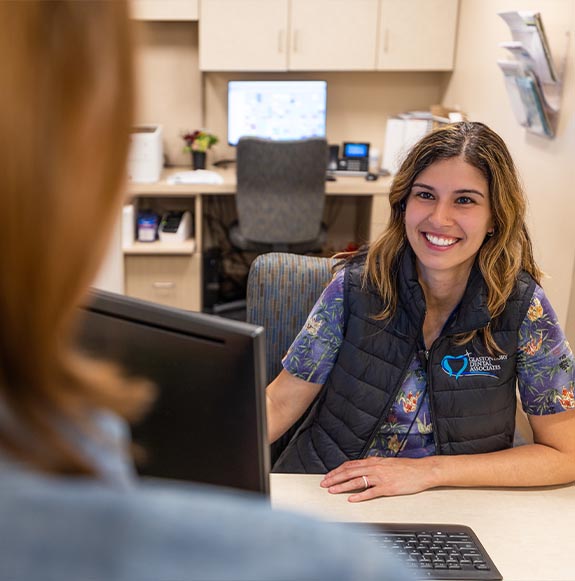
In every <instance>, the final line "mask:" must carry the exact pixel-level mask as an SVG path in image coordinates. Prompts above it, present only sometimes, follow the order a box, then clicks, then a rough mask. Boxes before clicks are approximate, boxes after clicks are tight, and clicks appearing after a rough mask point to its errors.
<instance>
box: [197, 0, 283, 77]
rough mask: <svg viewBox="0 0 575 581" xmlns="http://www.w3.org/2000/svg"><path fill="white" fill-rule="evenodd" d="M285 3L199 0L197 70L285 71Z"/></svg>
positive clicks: (269, 0)
mask: <svg viewBox="0 0 575 581" xmlns="http://www.w3.org/2000/svg"><path fill="white" fill-rule="evenodd" d="M287 25H288V0H201V2H200V26H199V28H200V48H199V57H200V70H204V71H285V70H287V43H288V29H287Z"/></svg>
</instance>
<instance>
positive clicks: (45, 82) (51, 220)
mask: <svg viewBox="0 0 575 581" xmlns="http://www.w3.org/2000/svg"><path fill="white" fill-rule="evenodd" d="M0 29H1V31H0V78H1V79H2V80H1V84H2V86H1V90H0V167H1V168H2V170H1V171H0V213H1V215H2V222H3V224H2V227H1V228H0V255H1V257H2V258H1V260H0V405H2V407H5V408H6V411H7V413H8V415H9V417H10V418H11V419H12V420H13V421H14V422H13V425H12V424H7V423H2V425H0V447H2V448H3V450H4V451H5V452H7V453H8V454H11V455H12V456H14V457H16V458H18V459H19V460H22V461H24V462H27V463H29V464H32V465H33V466H36V467H37V468H40V469H43V470H47V471H51V472H62V473H90V472H91V471H92V469H91V467H90V466H89V465H87V464H86V462H85V461H84V460H82V457H81V456H80V455H79V454H78V453H77V452H76V451H75V450H74V449H73V447H72V446H71V445H70V444H69V443H68V442H66V441H65V439H63V438H62V436H61V435H60V433H61V430H58V429H57V428H56V427H55V425H57V424H59V423H64V424H66V423H71V424H72V425H76V426H78V427H81V428H82V429H87V430H89V429H90V410H91V409H92V410H93V409H94V408H95V407H103V408H107V409H111V410H113V411H117V412H119V413H122V414H124V415H125V414H128V413H129V412H130V410H131V409H133V408H134V405H136V403H137V400H138V399H139V395H138V393H140V391H139V388H138V387H139V386H138V384H136V383H134V384H129V383H127V382H124V381H123V380H122V379H121V378H120V376H119V375H118V374H116V373H114V372H113V371H112V370H111V369H109V368H107V367H106V366H104V365H97V364H94V363H90V362H88V361H87V360H84V359H83V358H81V357H80V356H78V355H76V354H75V353H74V352H73V349H72V348H71V344H72V339H71V337H72V335H73V330H74V320H75V315H76V307H77V305H78V303H79V302H80V301H81V300H82V298H83V297H84V295H85V293H86V290H87V287H88V285H89V284H90V282H91V281H92V280H93V278H94V276H95V274H96V273H97V271H98V268H99V265H100V262H101V259H102V258H103V255H104V253H105V251H106V248H107V246H108V238H109V235H110V232H111V229H112V225H113V223H114V219H115V217H116V216H117V215H118V214H119V211H120V207H121V198H122V188H123V182H124V171H125V162H126V156H127V150H128V146H129V133H130V127H131V125H132V98H133V95H132V93H133V89H132V88H133V80H132V48H131V39H130V34H129V21H128V17H127V6H126V2H125V1H124V0H114V1H110V2H108V1H92V0H82V1H78V0H54V1H45V0H38V1H35V0H31V1H26V2H0ZM16 427H17V428H16Z"/></svg>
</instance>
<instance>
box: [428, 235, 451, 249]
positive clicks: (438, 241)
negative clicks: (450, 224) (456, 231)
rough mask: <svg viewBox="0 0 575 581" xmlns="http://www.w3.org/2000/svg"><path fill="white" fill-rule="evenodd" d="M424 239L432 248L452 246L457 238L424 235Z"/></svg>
mask: <svg viewBox="0 0 575 581" xmlns="http://www.w3.org/2000/svg"><path fill="white" fill-rule="evenodd" d="M425 237H426V238H427V240H428V241H429V242H431V244H433V245H434V246H452V245H453V244H455V243H456V242H457V238H443V237H440V236H433V234H425Z"/></svg>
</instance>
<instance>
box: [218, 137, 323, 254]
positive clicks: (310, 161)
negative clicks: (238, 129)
mask: <svg viewBox="0 0 575 581" xmlns="http://www.w3.org/2000/svg"><path fill="white" fill-rule="evenodd" d="M237 148H238V149H237V160H236V171H237V191H236V209H237V213H238V221H237V223H236V224H234V225H232V226H231V229H230V235H229V236H230V241H231V243H232V244H233V245H234V246H235V247H236V248H239V249H240V250H247V251H254V252H269V251H283V252H287V251H290V252H296V253H305V252H318V251H320V250H321V248H322V244H323V242H324V240H325V227H324V226H323V224H322V216H323V208H324V201H325V172H326V167H327V158H328V147H327V142H326V140H325V139H317V138H312V139H304V140H298V141H272V140H269V139H260V138H256V137H245V138H242V139H240V141H239V142H238V146H237Z"/></svg>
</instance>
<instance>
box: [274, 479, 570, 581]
mask: <svg viewBox="0 0 575 581" xmlns="http://www.w3.org/2000/svg"><path fill="white" fill-rule="evenodd" d="M321 478H322V476H321V475H316V474H305V475H300V474H271V476H270V479H271V498H272V505H273V506H274V508H285V509H290V510H296V511H299V512H305V513H307V514H313V515H315V516H318V517H323V518H325V519H328V520H335V521H354V522H378V521H379V522H429V523H456V524H464V525H468V526H470V527H471V528H472V529H473V530H474V531H475V533H476V534H477V536H478V537H479V540H480V541H481V543H482V544H483V545H484V546H485V548H486V550H487V552H488V553H489V554H490V555H491V557H492V559H493V561H494V562H495V565H496V566H497V568H498V569H499V571H500V572H501V574H502V575H503V578H504V580H505V581H573V580H575V560H574V559H573V539H575V533H574V532H573V522H575V485H571V486H566V487H545V488H530V489H527V488H526V489H523V488H522V489H514V490H513V489H487V488H483V489H478V488H468V489H464V488H442V489H435V490H427V491H425V492H420V493H419V494H414V495H410V496H397V497H390V498H377V499H374V500H370V501H367V502H361V503H358V504H352V503H350V502H348V501H347V496H348V495H345V494H342V495H331V494H329V493H328V492H327V491H326V490H324V489H323V488H320V486H319V482H320V481H321ZM510 539H514V540H513V541H511V540H510Z"/></svg>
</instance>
